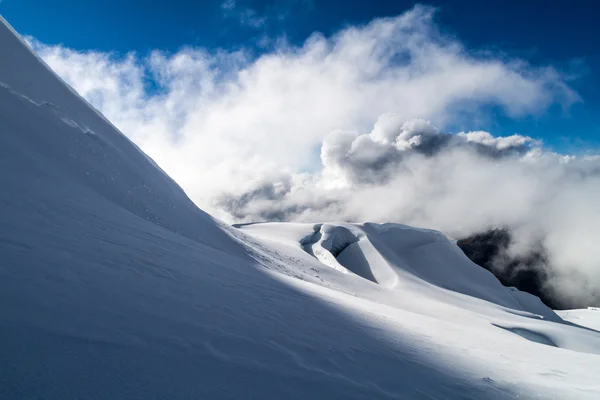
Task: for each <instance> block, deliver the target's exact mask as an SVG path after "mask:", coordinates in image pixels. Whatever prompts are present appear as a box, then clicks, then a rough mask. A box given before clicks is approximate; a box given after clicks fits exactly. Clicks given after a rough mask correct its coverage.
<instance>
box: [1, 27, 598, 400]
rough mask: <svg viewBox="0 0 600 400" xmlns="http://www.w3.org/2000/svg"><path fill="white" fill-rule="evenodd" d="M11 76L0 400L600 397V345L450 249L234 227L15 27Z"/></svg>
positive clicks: (402, 229) (385, 233) (437, 240)
mask: <svg viewBox="0 0 600 400" xmlns="http://www.w3.org/2000/svg"><path fill="white" fill-rule="evenodd" d="M0 60H2V62H0V81H1V82H3V84H2V85H1V87H0V398H2V399H23V398H52V399H61V400H62V399H82V398H85V399H113V398H125V399H149V398H165V399H189V398H199V399H239V398H260V399H282V398H285V399H319V398H322V399H334V398H335V399H337V398H339V399H398V398H407V399H431V398H435V399H474V400H475V399H477V400H479V399H496V398H497V399H513V398H531V397H535V398H551V397H555V398H556V397H558V398H560V399H568V398H572V399H586V398H587V399H595V398H597V397H598V394H599V389H600V385H599V383H598V380H597V377H598V372H599V371H598V366H599V365H600V362H599V360H600V358H599V356H598V353H600V334H599V333H598V332H596V331H594V330H592V329H589V328H583V327H580V326H577V325H575V324H573V323H566V322H564V321H563V320H561V319H560V318H559V317H558V316H557V315H556V314H554V313H553V312H552V310H550V309H548V308H547V307H545V306H544V305H543V304H542V303H541V302H540V301H539V299H537V298H534V297H533V296H530V295H526V294H523V293H521V292H518V291H516V290H513V289H510V288H504V287H503V286H502V285H500V283H499V282H498V281H497V280H496V279H495V278H494V277H493V276H492V275H491V274H490V273H489V272H487V271H485V270H483V269H481V268H479V267H477V266H476V265H474V264H472V263H471V262H470V261H469V260H468V259H467V258H466V257H465V256H464V255H463V254H462V253H461V252H460V250H459V249H458V248H457V247H456V246H455V245H454V244H453V243H451V242H450V241H448V240H447V239H446V238H445V237H444V236H443V235H441V234H440V233H438V232H435V231H427V230H418V229H414V228H410V227H407V226H401V225H391V224H390V225H388V224H383V225H375V224H356V225H355V224H319V225H318V228H317V229H315V225H314V224H254V225H247V226H242V227H241V228H240V229H235V228H233V227H228V226H225V225H224V224H222V223H220V222H219V221H216V220H214V219H213V218H212V217H210V216H209V215H208V214H206V213H204V212H202V211H201V210H199V209H197V208H196V207H195V206H194V205H193V204H192V203H191V201H190V200H189V199H188V198H187V196H186V195H185V194H184V193H183V191H182V190H181V189H180V188H179V187H178V186H177V185H176V184H175V183H174V182H173V181H172V180H171V179H170V178H169V177H168V176H167V175H165V174H164V173H163V172H162V171H161V170H160V169H159V168H158V167H157V166H156V165H155V164H154V163H153V162H152V160H150V159H149V158H148V157H146V156H145V155H144V154H143V153H142V152H141V151H139V149H137V147H136V146H135V145H133V144H132V143H131V142H130V141H129V140H128V139H126V138H125V137H124V136H123V135H122V134H121V133H120V132H119V131H118V130H116V129H115V128H114V127H113V126H112V125H111V124H110V123H109V122H108V121H106V119H105V118H103V117H102V115H100V114H99V113H98V112H97V111H95V110H94V109H93V108H91V107H90V106H89V105H88V104H87V103H85V101H83V100H82V99H81V97H79V96H78V95H77V94H76V93H75V92H74V91H73V90H71V89H70V88H69V87H67V86H66V85H65V84H64V83H63V82H62V81H61V80H60V79H58V78H57V77H56V75H54V74H53V73H52V72H51V71H50V70H49V69H48V68H47V67H46V66H45V65H44V64H43V63H42V62H41V61H40V60H39V59H37V58H36V57H35V56H34V55H33V53H32V52H31V51H30V50H29V49H28V48H27V47H26V45H25V44H24V43H23V42H22V41H20V40H19V38H18V37H17V36H16V35H15V33H14V32H13V31H12V30H11V29H10V28H9V27H8V26H7V25H6V24H5V23H4V22H2V23H0ZM307 250H311V251H312V252H311V251H309V252H307ZM327 253H328V254H329V255H330V256H326V254H327ZM359 257H362V258H361V259H359ZM334 262H335V263H337V264H339V266H340V268H332V266H335V265H337V264H334ZM343 271H345V272H346V273H343ZM361 271H362V275H361V274H359V272H361ZM367 272H370V276H369V275H368V274H367ZM369 277H370V278H371V279H369ZM365 278H367V279H365ZM519 332H520V333H523V332H533V333H534V334H535V335H537V336H535V335H534V336H535V337H536V338H538V339H539V338H541V337H544V338H548V340H551V341H552V343H554V344H555V345H556V346H557V347H551V346H546V345H542V344H540V343H539V340H538V341H535V340H534V341H532V340H531V339H532V337H534V336H532V335H531V334H529V335H528V337H527V338H526V337H524V336H527V335H520V334H518V333H519ZM515 333H517V334H515Z"/></svg>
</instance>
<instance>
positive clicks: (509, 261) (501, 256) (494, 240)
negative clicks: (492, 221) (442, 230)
mask: <svg viewBox="0 0 600 400" xmlns="http://www.w3.org/2000/svg"><path fill="white" fill-rule="evenodd" d="M510 244H511V234H510V232H509V231H508V230H507V229H491V230H489V231H487V232H483V233H478V234H475V235H472V236H469V237H467V238H463V239H460V240H458V242H457V245H458V247H460V248H461V249H462V251H463V252H464V253H465V254H466V256H467V257H469V259H471V261H473V262H474V263H475V264H478V265H480V266H482V267H483V268H485V269H487V270H488V271H490V272H492V273H493V274H494V275H495V276H496V277H497V278H498V280H500V282H502V284H503V285H505V286H514V287H516V288H517V289H519V290H522V291H524V292H527V293H531V294H533V295H535V296H538V297H539V298H540V299H541V300H542V301H543V302H544V303H545V304H546V305H547V306H548V307H550V308H552V309H555V310H559V309H567V308H577V307H581V306H582V305H580V304H570V303H569V302H567V301H565V300H563V299H560V298H558V297H557V296H556V295H555V294H554V293H552V292H551V290H550V289H549V288H548V285H547V282H548V278H549V277H548V273H547V271H548V270H549V269H548V257H547V256H546V253H545V251H544V249H543V247H542V246H541V245H540V246H537V247H534V248H532V249H531V251H529V252H528V253H527V254H525V255H521V256H512V255H509V254H508V248H509V246H510Z"/></svg>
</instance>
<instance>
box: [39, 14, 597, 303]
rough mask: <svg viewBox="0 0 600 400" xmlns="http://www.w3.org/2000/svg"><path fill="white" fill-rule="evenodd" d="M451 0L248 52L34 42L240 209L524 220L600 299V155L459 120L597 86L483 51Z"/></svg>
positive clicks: (558, 279)
mask: <svg viewBox="0 0 600 400" xmlns="http://www.w3.org/2000/svg"><path fill="white" fill-rule="evenodd" d="M434 14H435V10H434V9H432V8H429V7H424V6H417V7H415V8H413V9H411V10H410V11H408V12H406V13H404V14H402V15H400V16H398V17H394V18H382V19H376V20H374V21H372V22H370V23H369V24H366V25H364V26H351V27H347V28H345V29H343V30H341V31H340V32H338V33H337V34H335V35H333V36H331V37H324V36H322V35H320V34H318V33H315V34H313V35H312V36H311V37H310V38H308V39H307V40H306V42H305V43H304V44H302V45H301V46H292V45H290V44H288V43H286V41H285V40H275V41H272V43H274V45H273V47H272V48H270V49H269V50H268V51H266V52H265V53H263V54H262V55H260V56H253V55H252V53H251V52H249V51H245V50H239V51H227V50H216V51H208V50H206V49H199V48H183V49H181V50H180V51H178V52H176V53H167V52H163V51H158V50H157V51H153V52H151V53H150V54H148V55H143V56H141V55H138V54H134V53H132V54H128V55H125V56H118V55H113V54H107V53H98V52H77V51H74V50H71V49H68V48H64V47H62V46H47V45H44V44H42V43H39V42H36V41H35V40H33V39H31V40H30V42H31V44H32V46H33V48H34V49H35V50H36V51H37V52H38V54H40V55H41V56H42V58H44V60H45V61H46V62H47V63H48V64H49V65H50V66H51V67H52V68H53V69H54V70H55V71H56V72H57V73H58V74H59V75H61V76H62V77H63V78H64V79H65V80H66V81H67V82H68V83H70V84H71V85H72V86H73V87H74V88H75V89H76V90H77V91H78V92H79V93H80V94H82V95H83V96H84V97H85V98H86V99H88V101H90V102H91V103H92V104H93V105H94V106H96V107H97V108H98V109H99V110H101V111H102V112H103V113H104V114H105V115H106V116H107V117H108V118H109V119H110V120H111V121H112V122H113V123H114V124H115V125H116V126H118V127H119V128H120V129H121V130H122V131H123V132H124V133H126V134H127V135H128V136H129V137H130V138H131V139H132V140H134V141H135V142H136V143H137V144H138V145H139V146H140V147H141V148H142V149H143V150H144V151H145V152H146V153H148V154H149V155H150V156H151V157H152V158H154V160H156V161H157V162H158V164H159V165H160V166H161V167H162V168H163V169H164V170H165V171H167V172H168V173H169V174H170V175H171V176H172V177H173V178H174V179H175V180H176V181H177V182H179V184H180V185H182V187H183V188H184V189H185V190H186V192H187V193H188V194H189V195H190V197H191V198H192V199H193V200H194V201H195V202H196V203H197V204H198V205H199V206H200V207H201V208H203V209H205V210H206V211H208V212H211V213H213V214H214V215H215V216H217V217H219V218H222V219H225V220H227V221H229V222H233V221H236V222H244V221H255V220H300V221H324V220H352V221H365V220H369V221H378V222H387V221H393V222H401V223H407V224H413V225H419V226H427V227H431V228H437V229H441V230H443V231H444V232H446V233H447V234H449V235H453V236H455V237H459V236H465V235H468V234H471V233H474V232H479V231H483V230H485V229H488V228H490V227H498V226H501V227H508V228H510V229H511V230H512V231H514V238H515V240H514V244H513V246H512V247H511V251H513V252H515V254H519V253H520V252H524V251H526V250H527V248H528V246H531V245H533V244H535V245H536V246H537V245H541V246H543V247H544V249H545V250H546V251H547V252H548V255H549V258H550V260H551V267H550V268H551V271H549V276H550V277H551V279H550V280H549V282H548V288H549V290H555V291H557V292H558V293H560V294H561V296H563V297H565V298H566V297H568V298H572V299H574V301H587V302H590V301H597V300H598V299H599V298H600V290H599V288H600V265H599V261H598V260H600V246H597V245H596V242H597V240H598V238H600V206H599V205H598V204H597V203H598V202H597V201H596V200H595V199H598V198H600V160H599V159H598V158H593V157H588V158H577V157H572V156H568V155H560V154H554V153H551V152H549V151H546V150H545V149H544V147H543V143H541V142H540V141H538V140H535V139H533V138H530V137H527V136H523V135H513V136H509V137H496V136H494V135H493V134H491V133H488V132H481V131H470V132H458V133H451V132H448V131H447V129H448V127H451V126H456V125H461V126H465V125H468V123H469V121H472V122H473V124H475V123H476V122H477V121H481V120H485V118H488V117H489V115H488V114H487V113H486V110H489V109H490V108H494V109H496V110H498V109H499V110H502V112H503V113H504V114H505V115H507V116H509V117H514V118H519V117H523V116H528V115H540V114H541V113H543V112H545V111H546V110H547V109H548V107H550V106H551V105H555V104H558V105H561V106H563V107H565V108H567V107H569V106H570V105H571V104H572V103H573V102H576V101H579V98H578V96H577V94H576V93H575V92H574V91H573V90H571V89H570V88H569V86H568V85H567V83H566V81H565V79H564V77H563V76H562V75H561V74H560V73H559V72H558V71H556V70H555V69H553V68H552V67H548V66H542V67H540V66H532V65H530V64H528V63H527V62H525V61H523V60H516V59H507V58H506V57H504V56H500V55H496V54H490V53H485V52H473V51H469V50H468V49H466V48H465V47H464V46H463V45H462V44H461V43H460V42H459V41H458V40H457V39H455V38H453V37H449V36H447V35H444V34H442V33H441V32H440V31H439V29H438V28H437V26H436V24H435V21H434Z"/></svg>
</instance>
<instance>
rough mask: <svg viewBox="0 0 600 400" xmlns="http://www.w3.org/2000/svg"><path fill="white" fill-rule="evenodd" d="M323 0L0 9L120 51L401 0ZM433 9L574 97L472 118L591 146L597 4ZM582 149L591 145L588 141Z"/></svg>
mask: <svg viewBox="0 0 600 400" xmlns="http://www.w3.org/2000/svg"><path fill="white" fill-rule="evenodd" d="M340 4H342V3H341V2H339V1H336V0H334V1H330V0H270V1H265V0H247V1H244V0H238V1H237V2H229V3H227V2H225V3H224V2H222V1H195V2H193V1H189V0H188V1H182V0H170V1H164V0H155V1H152V2H142V1H132V0H120V1H116V0H87V1H76V0H46V1H35V0H3V1H2V2H1V3H0V12H1V13H2V15H3V16H4V17H5V18H6V19H7V20H8V21H9V22H10V23H11V24H12V25H13V26H14V27H15V28H16V29H17V30H18V31H19V32H20V33H21V34H24V35H30V36H33V37H35V38H36V39H37V40H39V41H41V42H43V43H46V44H59V43H60V44H63V45H64V46H66V47H70V48H74V49H78V50H89V49H95V50H100V51H105V52H106V51H110V52H119V53H126V52H130V51H136V52H138V53H145V52H148V51H149V50H152V49H163V50H168V51H173V52H174V51H176V50H178V49H179V48H181V47H182V46H199V47H203V48H207V49H215V48H224V49H234V48H240V47H246V48H253V49H254V51H255V52H256V53H257V54H260V52H261V51H263V48H262V47H261V46H264V43H265V42H264V38H265V37H271V38H273V37H281V36H285V37H286V38H287V40H288V41H289V42H290V43H292V44H300V43H302V42H303V41H304V40H305V39H306V38H307V37H308V36H309V35H310V34H311V33H312V32H314V31H319V32H322V33H324V34H325V35H330V34H332V33H334V32H336V31H338V30H339V29H341V28H343V27H346V26H349V25H360V24H365V23H367V22H368V21H370V20H372V19H373V18H377V17H383V16H394V15H398V14H400V13H402V12H403V11H405V10H407V9H409V8H410V7H411V6H412V5H413V4H414V2H410V1H401V0H396V1H381V0H370V1H358V0H349V1H345V2H343V6H341V5H340ZM427 4H432V5H434V6H436V7H438V8H439V12H438V14H437V16H436V20H437V23H438V25H439V26H440V27H441V29H442V30H443V31H444V32H446V33H449V34H450V35H453V36H456V37H458V38H459V39H460V41H461V42H462V43H463V44H464V45H465V46H466V47H467V48H469V49H472V50H475V51H486V50H489V51H493V52H496V53H502V54H506V55H507V57H518V58H523V59H526V60H528V61H529V62H530V63H532V64H534V65H546V64H549V65H552V66H553V67H555V68H556V69H557V70H559V71H561V72H564V73H567V74H572V75H573V76H574V77H576V79H574V80H573V81H570V85H571V87H573V88H574V89H575V90H576V91H577V92H578V93H579V95H580V96H581V98H582V102H580V103H577V104H574V105H573V106H572V107H570V108H569V109H568V110H564V109H562V108H561V107H560V106H553V107H551V108H550V109H549V110H547V111H546V112H544V113H543V114H542V115H537V116H525V117H521V118H518V119H514V118H508V117H506V116H505V115H504V114H503V113H502V112H495V111H494V110H491V114H492V115H493V118H491V119H489V120H486V121H485V122H484V123H480V124H479V126H476V127H473V126H456V129H457V130H460V129H475V128H477V129H486V130H489V131H492V132H494V133H495V134H499V135H508V134H512V133H515V132H518V133H522V134H525V135H530V136H533V137H537V138H542V139H543V140H544V141H545V142H546V143H547V144H548V145H549V146H550V147H552V148H554V149H556V150H560V151H566V152H581V151H583V152H585V151H597V149H598V148H599V147H600V90H599V89H600V76H599V74H600V72H599V71H600V46H598V39H597V38H598V37H600V27H598V22H597V21H598V20H600V4H598V2H596V1H593V0H572V1H569V2H568V6H566V3H565V2H563V1H541V0H540V1H536V0H531V1H510V0H509V1H506V0H505V1H496V0H492V1H485V2H482V1H478V0H457V1H430V2H428V3H427ZM590 149H591V150H590Z"/></svg>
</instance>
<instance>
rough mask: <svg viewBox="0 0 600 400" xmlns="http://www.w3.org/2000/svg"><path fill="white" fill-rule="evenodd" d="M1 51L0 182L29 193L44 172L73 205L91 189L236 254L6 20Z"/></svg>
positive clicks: (204, 217)
mask: <svg viewBox="0 0 600 400" xmlns="http://www.w3.org/2000/svg"><path fill="white" fill-rule="evenodd" d="M0 18H1V17H0ZM0 49H1V52H2V62H0V107H1V109H2V117H3V121H2V126H1V129H2V136H0V151H1V152H2V164H3V169H2V171H0V174H1V175H2V177H1V178H0V179H2V180H3V181H4V180H10V181H11V184H12V185H19V186H22V187H26V188H28V189H29V190H31V189H33V188H32V186H33V185H35V184H36V183H34V182H29V181H28V179H36V178H39V177H40V175H43V176H44V179H45V180H46V181H47V180H48V179H52V180H53V187H54V188H53V191H59V192H64V194H68V195H69V196H70V198H71V199H73V200H74V198H76V197H77V196H78V195H79V194H80V193H84V192H85V193H89V192H93V193H95V195H97V196H99V197H102V198H103V199H105V200H107V201H108V202H110V203H113V204H115V205H116V206H119V207H121V208H124V209H126V210H127V211H129V212H131V213H133V214H135V215H137V216H139V217H141V218H143V219H145V220H148V221H151V222H152V223H154V224H157V225H159V226H162V227H164V228H166V229H169V230H172V231H175V232H177V233H179V234H182V235H184V236H186V237H188V238H191V239H194V240H201V241H203V242H204V243H206V244H208V245H210V246H212V247H215V248H221V249H224V248H226V249H227V251H228V252H231V251H233V249H232V248H233V247H234V246H233V242H232V241H231V240H230V239H229V238H228V237H227V235H226V234H224V233H223V231H222V229H221V228H218V227H217V225H218V224H217V223H215V222H214V221H213V220H212V218H211V217H210V216H209V215H207V214H206V213H204V212H202V211H200V210H199V209H198V208H197V207H195V206H194V204H193V203H192V202H191V201H190V200H189V198H188V197H187V196H186V195H185V193H184V192H183V191H182V190H181V189H180V188H179V186H178V185H177V184H176V183H175V182H174V181H173V180H172V179H171V178H169V177H168V176H167V175H166V174H165V173H163V172H162V171H160V170H159V169H158V167H157V166H156V165H155V164H154V163H153V162H152V161H151V160H150V159H149V158H148V157H147V156H146V155H144V154H143V153H142V152H141V151H139V149H138V148H137V147H136V146H135V145H134V144H133V143H132V142H131V141H130V140H129V139H127V138H126V137H125V136H124V135H123V134H122V133H120V132H119V131H118V130H117V129H116V128H115V127H114V126H113V125H112V124H110V123H109V122H108V121H107V120H106V119H105V118H104V117H103V116H102V115H101V114H100V113H99V112H98V111H96V110H95V109H94V108H92V107H91V106H90V105H89V104H87V103H86V102H85V101H84V100H83V99H82V98H81V97H80V96H79V95H78V94H77V93H75V92H74V91H73V90H72V89H71V88H70V87H68V86H67V85H66V84H65V83H64V82H62V80H61V79H60V78H58V76H56V74H54V73H53V72H52V71H51V70H50V69H49V68H48V67H47V66H46V65H45V63H44V62H43V61H42V60H41V59H39V58H38V57H36V56H35V55H34V54H33V53H32V52H31V50H30V49H29V47H27V45H26V44H25V43H24V42H23V41H22V40H20V39H19V38H18V36H17V35H16V34H15V33H14V32H13V31H12V29H11V28H10V27H9V26H8V24H7V23H6V22H5V21H4V20H0ZM25 170H27V172H25ZM5 194H7V192H5ZM238 254H240V255H241V254H242V252H241V251H238Z"/></svg>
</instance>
